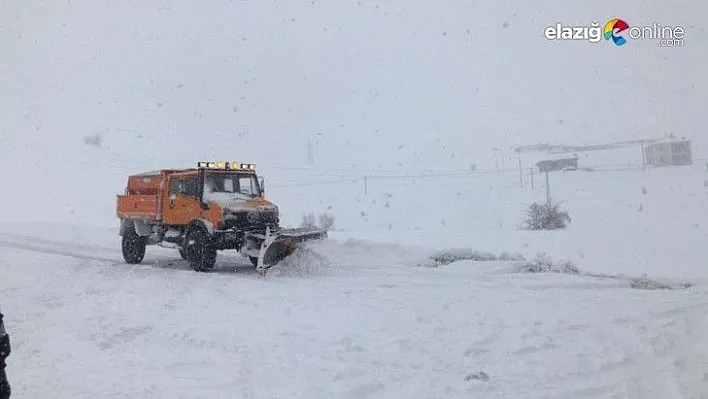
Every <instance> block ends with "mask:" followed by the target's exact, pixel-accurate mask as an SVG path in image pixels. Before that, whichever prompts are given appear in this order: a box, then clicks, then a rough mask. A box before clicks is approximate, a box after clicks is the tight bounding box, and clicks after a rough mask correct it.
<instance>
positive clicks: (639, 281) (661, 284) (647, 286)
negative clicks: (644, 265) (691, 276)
mask: <svg viewBox="0 0 708 399" xmlns="http://www.w3.org/2000/svg"><path fill="white" fill-rule="evenodd" d="M629 286H630V287H632V288H634V289H637V290H676V289H681V288H690V287H691V286H693V284H691V283H683V284H681V283H672V282H665V281H658V280H654V279H650V278H649V277H648V276H647V275H646V274H643V275H642V276H641V277H635V278H632V279H630V280H629Z"/></svg>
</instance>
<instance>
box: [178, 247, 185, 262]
mask: <svg viewBox="0 0 708 399" xmlns="http://www.w3.org/2000/svg"><path fill="white" fill-rule="evenodd" d="M179 256H181V257H182V259H184V260H187V252H185V250H184V249H183V248H180V249H179Z"/></svg>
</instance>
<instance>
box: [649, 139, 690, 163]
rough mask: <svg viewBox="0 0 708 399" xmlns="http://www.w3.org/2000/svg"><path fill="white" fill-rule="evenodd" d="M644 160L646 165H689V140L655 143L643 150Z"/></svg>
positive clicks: (670, 140)
mask: <svg viewBox="0 0 708 399" xmlns="http://www.w3.org/2000/svg"><path fill="white" fill-rule="evenodd" d="M644 158H645V160H646V163H647V165H652V166H669V165H691V164H693V157H692V155H691V140H686V139H680V140H679V139H669V140H661V141H656V142H654V143H651V144H649V145H647V146H646V147H645V148H644Z"/></svg>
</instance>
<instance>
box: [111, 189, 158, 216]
mask: <svg viewBox="0 0 708 399" xmlns="http://www.w3.org/2000/svg"><path fill="white" fill-rule="evenodd" d="M159 198H160V197H159V195H119V196H118V204H117V205H118V206H117V209H118V211H117V213H118V217H119V218H121V219H136V218H137V219H149V220H159V219H160V200H159Z"/></svg>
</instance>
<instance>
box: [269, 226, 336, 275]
mask: <svg viewBox="0 0 708 399" xmlns="http://www.w3.org/2000/svg"><path fill="white" fill-rule="evenodd" d="M326 237H327V231H326V230H323V229H319V228H314V227H301V228H297V229H285V230H280V231H278V232H277V233H275V234H272V233H271V232H270V231H267V232H266V234H265V237H264V239H263V242H262V243H261V250H260V253H259V255H258V266H257V267H256V268H257V269H258V271H259V273H265V271H266V270H267V269H269V268H270V267H272V266H275V265H276V264H278V262H280V261H282V260H283V259H285V258H286V257H287V256H288V255H290V254H292V253H293V251H295V249H296V248H297V247H298V245H299V244H301V243H304V242H307V241H312V240H320V239H323V238H326Z"/></svg>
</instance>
